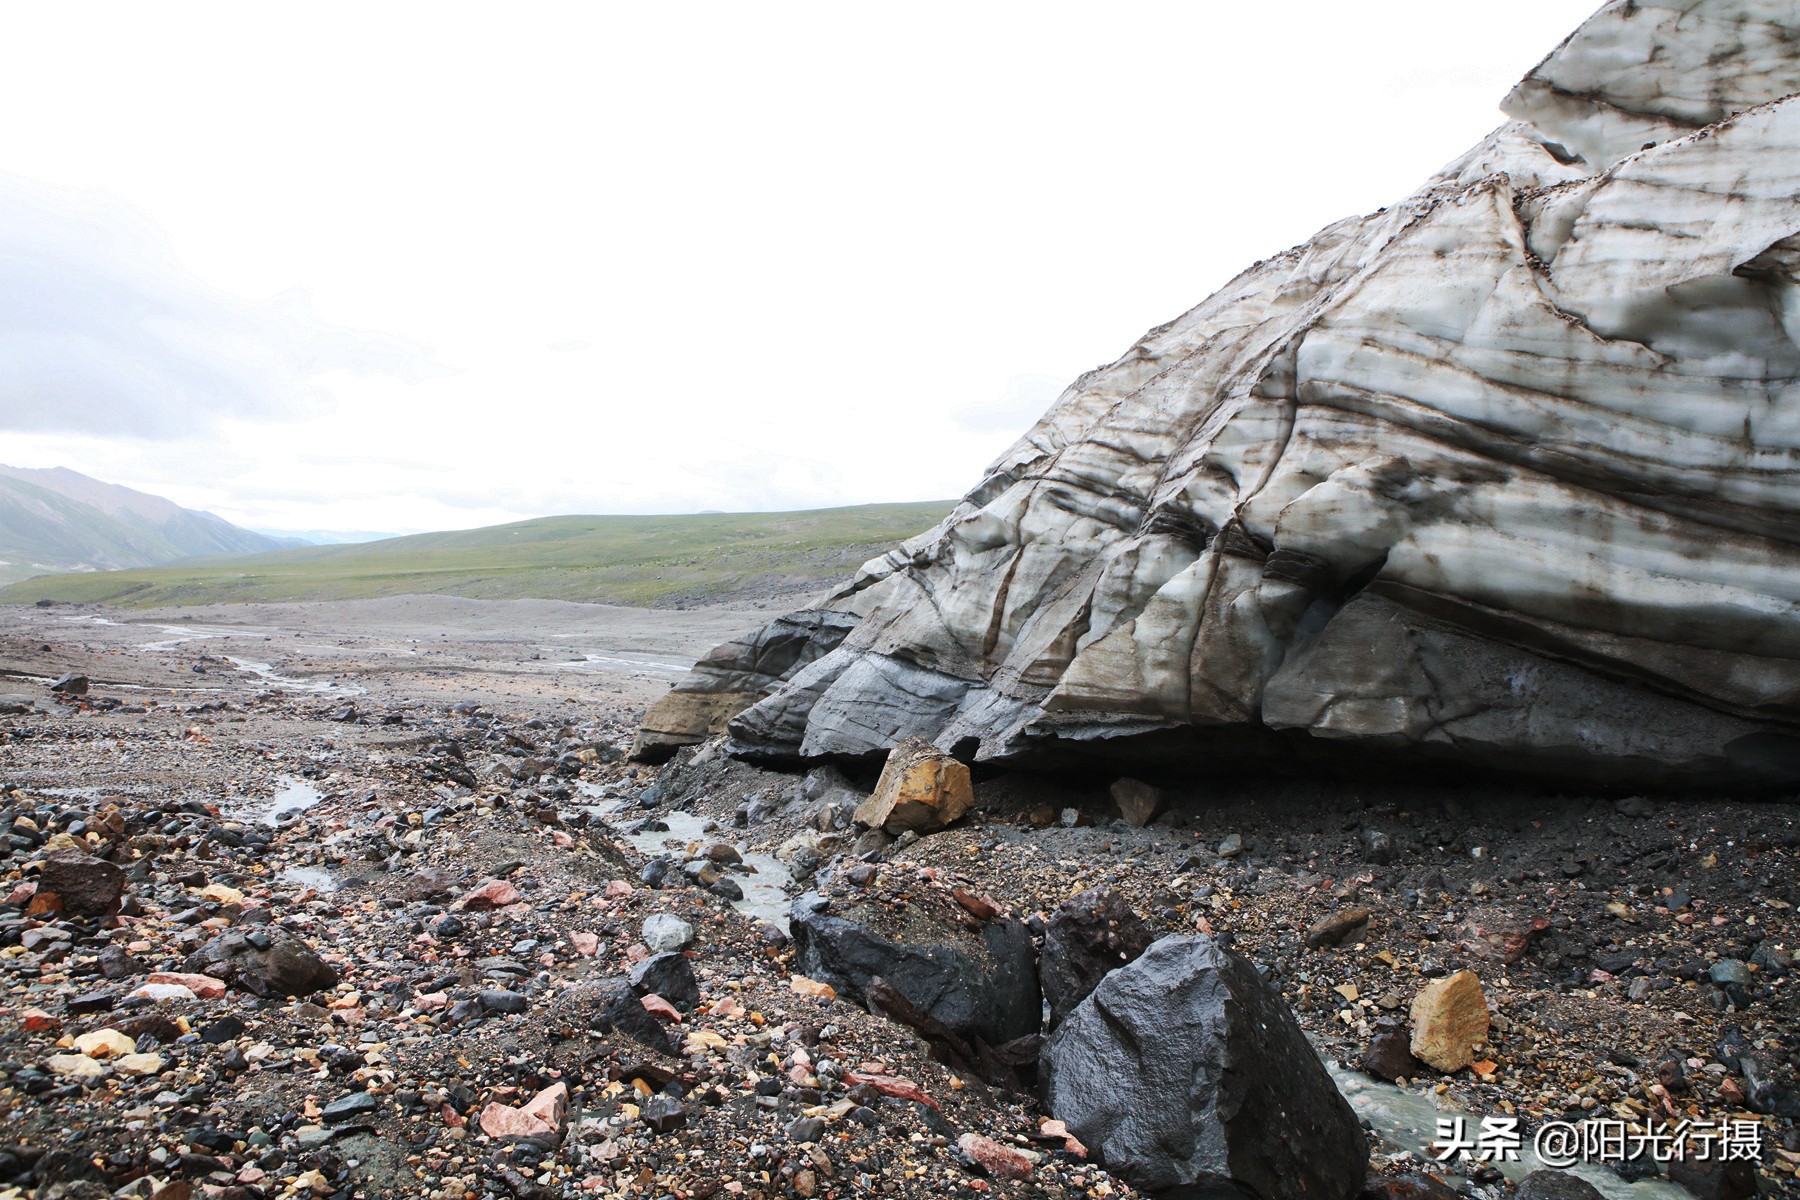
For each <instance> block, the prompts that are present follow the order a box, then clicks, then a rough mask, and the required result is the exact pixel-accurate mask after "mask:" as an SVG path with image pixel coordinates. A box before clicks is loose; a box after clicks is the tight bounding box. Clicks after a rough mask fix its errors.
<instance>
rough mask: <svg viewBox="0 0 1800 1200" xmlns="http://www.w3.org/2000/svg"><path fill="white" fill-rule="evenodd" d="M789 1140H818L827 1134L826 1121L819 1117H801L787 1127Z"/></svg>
mask: <svg viewBox="0 0 1800 1200" xmlns="http://www.w3.org/2000/svg"><path fill="white" fill-rule="evenodd" d="M787 1135H788V1141H790V1142H799V1143H800V1144H802V1145H804V1144H806V1143H807V1142H816V1141H818V1140H819V1139H820V1138H822V1137H824V1136H825V1122H824V1121H823V1120H822V1119H820V1118H819V1117H800V1118H798V1119H797V1120H795V1121H794V1122H792V1123H791V1124H789V1125H788V1127H787Z"/></svg>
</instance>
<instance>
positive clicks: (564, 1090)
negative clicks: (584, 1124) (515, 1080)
mask: <svg viewBox="0 0 1800 1200" xmlns="http://www.w3.org/2000/svg"><path fill="white" fill-rule="evenodd" d="M568 1110H569V1088H568V1085H567V1084H563V1083H553V1084H551V1085H550V1086H549V1087H547V1088H545V1089H544V1090H543V1091H541V1092H539V1093H538V1094H537V1095H535V1096H533V1097H532V1098H531V1100H530V1102H529V1103H527V1104H525V1105H523V1106H521V1107H519V1108H514V1107H513V1106H512V1105H510V1104H500V1103H498V1102H489V1103H488V1104H487V1106H486V1107H484V1108H483V1109H482V1110H481V1115H480V1116H479V1117H478V1118H477V1119H476V1120H477V1123H478V1124H479V1125H480V1127H481V1132H483V1133H485V1134H487V1135H488V1136H489V1137H491V1138H498V1139H500V1140H501V1141H507V1142H533V1143H537V1144H540V1145H546V1146H553V1145H556V1144H557V1143H559V1142H561V1141H562V1136H563V1122H564V1120H565V1119H566V1118H567V1115H568Z"/></svg>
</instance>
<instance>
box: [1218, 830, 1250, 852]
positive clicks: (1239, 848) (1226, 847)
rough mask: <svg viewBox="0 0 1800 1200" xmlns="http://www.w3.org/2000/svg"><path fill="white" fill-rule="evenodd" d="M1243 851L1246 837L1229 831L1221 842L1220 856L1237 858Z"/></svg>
mask: <svg viewBox="0 0 1800 1200" xmlns="http://www.w3.org/2000/svg"><path fill="white" fill-rule="evenodd" d="M1243 852H1244V839H1243V837H1242V836H1240V835H1238V834H1235V833H1228V834H1226V835H1225V837H1224V839H1223V840H1222V841H1220V842H1219V851H1218V853H1219V857H1220V858H1236V857H1237V856H1238V855H1240V854H1242V853H1243Z"/></svg>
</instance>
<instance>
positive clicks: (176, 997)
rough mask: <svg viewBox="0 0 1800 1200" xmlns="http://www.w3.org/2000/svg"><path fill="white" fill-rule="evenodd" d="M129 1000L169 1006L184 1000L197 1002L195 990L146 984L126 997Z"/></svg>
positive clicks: (177, 985) (173, 985) (168, 984)
mask: <svg viewBox="0 0 1800 1200" xmlns="http://www.w3.org/2000/svg"><path fill="white" fill-rule="evenodd" d="M125 998H126V999H127V1000H146V1001H150V1002H151V1003H155V1004H168V1003H170V1002H176V1001H182V1000H197V999H199V997H198V996H196V995H194V989H193V988H190V987H185V986H183V985H182V984H179V983H146V984H144V985H143V986H142V987H139V988H135V989H133V990H132V991H130V992H127V993H126V995H125Z"/></svg>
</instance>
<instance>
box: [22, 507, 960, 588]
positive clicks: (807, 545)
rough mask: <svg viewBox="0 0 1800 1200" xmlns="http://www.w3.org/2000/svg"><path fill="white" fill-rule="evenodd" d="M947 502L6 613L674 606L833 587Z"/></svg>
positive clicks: (180, 570) (682, 524) (722, 522)
mask: <svg viewBox="0 0 1800 1200" xmlns="http://www.w3.org/2000/svg"><path fill="white" fill-rule="evenodd" d="M951 507H952V504H951V502H950V501H947V500H945V501H927V502H923V503H918V504H869V505H861V506H858V507H855V508H831V509H818V510H814V511H810V512H790V513H720V514H710V513H709V514H700V515H693V516H668V517H543V518H540V519H538V520H535V521H520V522H518V523H517V524H513V525H494V526H489V527H488V528H485V529H468V530H461V531H458V532H454V533H421V534H415V535H413V536H411V537H400V538H389V539H387V540H385V541H379V542H364V543H361V544H359V545H347V546H308V547H305V548H302V549H295V550H278V551H274V552H272V553H267V554H253V555H241V556H236V557H231V558H214V559H206V560H200V561H194V562H186V563H182V564H180V565H177V566H170V567H157V568H150V569H144V570H131V571H101V572H90V573H85V574H76V575H46V576H40V577H38V578H36V579H30V580H27V581H25V582H23V583H17V584H13V585H11V586H9V587H5V588H0V603H14V604H19V603H25V604H29V603H32V602H35V601H37V600H62V601H68V602H73V603H105V604H119V605H128V606H131V607H139V608H150V607H158V606H162V605H178V604H220V603H233V602H244V601H255V600H353V599H364V598H368V597H372V596H397V595H404V594H407V593H432V594H438V595H449V596H468V597H474V598H479V599H494V600H512V599H520V598H523V597H533V598H537V599H545V600H579V601H585V602H589V603H601V604H632V605H640V606H647V607H670V606H676V605H681V604H689V603H703V602H717V601H726V600H739V599H755V598H758V597H762V596H773V595H779V594H784V593H792V592H793V591H795V590H801V589H806V588H811V587H823V586H825V585H826V584H828V583H830V582H832V581H833V580H836V579H840V578H843V577H845V576H847V575H849V574H850V573H851V572H852V571H854V570H855V569H856V568H857V567H858V566H860V565H861V564H862V563H863V562H865V561H867V560H868V559H870V558H872V557H874V556H875V555H876V554H879V553H880V552H881V551H883V550H885V549H887V548H889V547H890V546H892V545H894V544H895V543H897V542H900V541H903V540H904V539H906V538H908V537H911V536H912V535H913V534H916V533H920V532H923V531H924V530H926V529H929V528H930V527H931V526H932V525H934V524H935V523H936V522H937V521H938V520H939V519H941V518H942V517H943V516H944V515H945V514H946V513H948V512H949V511H950V509H951Z"/></svg>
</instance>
